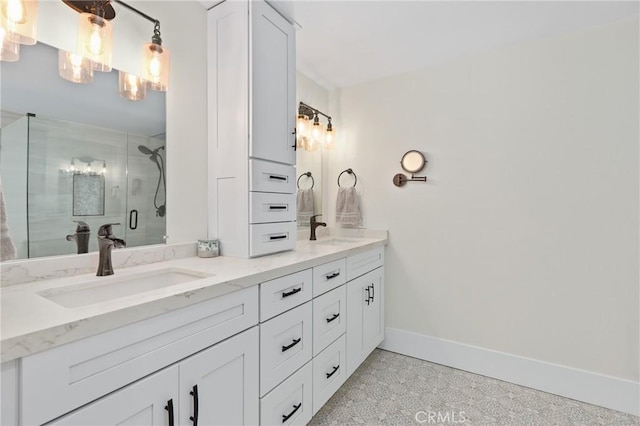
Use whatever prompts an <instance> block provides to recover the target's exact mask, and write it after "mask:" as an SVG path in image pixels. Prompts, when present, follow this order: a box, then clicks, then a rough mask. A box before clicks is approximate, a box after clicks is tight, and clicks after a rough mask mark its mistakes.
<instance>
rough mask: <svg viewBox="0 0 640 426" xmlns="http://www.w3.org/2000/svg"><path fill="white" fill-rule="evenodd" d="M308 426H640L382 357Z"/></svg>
mask: <svg viewBox="0 0 640 426" xmlns="http://www.w3.org/2000/svg"><path fill="white" fill-rule="evenodd" d="M416 416H417V417H416ZM310 424H311V425H316V426H325V425H419V424H425V425H428V424H464V425H465V426H468V425H473V426H476V425H499V426H521V425H522V426H525V425H531V426H551V425H557V426H589V425H596V426H640V418H638V417H635V416H632V415H629V414H625V413H621V412H618V411H613V410H608V409H606V408H602V407H598V406H595V405H591V404H586V403H583V402H579V401H575V400H572V399H567V398H563V397H560V396H557V395H552V394H549V393H545V392H541V391H538V390H535V389H531V388H526V387H522V386H518V385H515V384H513V383H507V382H503V381H500V380H496V379H492V378H489V377H484V376H480V375H477V374H473V373H468V372H466V371H461V370H456V369H454V368H450V367H445V366H443V365H438V364H433V363H430V362H427V361H422V360H419V359H416V358H411V357H407V356H404V355H399V354H396V353H393V352H387V351H383V350H380V349H376V350H375V351H374V352H373V353H372V354H371V355H370V356H369V357H368V358H367V359H366V360H365V361H364V363H363V364H362V365H361V366H360V368H358V370H356V371H355V373H353V375H352V376H351V377H350V378H349V379H348V380H347V382H346V383H345V384H344V385H343V386H342V387H341V388H340V389H339V390H338V392H336V394H335V395H334V396H333V397H332V398H331V399H330V400H329V401H328V402H327V403H326V404H325V405H324V407H322V409H321V410H320V411H318V413H317V414H316V415H315V416H314V417H313V419H312V420H311V423H310Z"/></svg>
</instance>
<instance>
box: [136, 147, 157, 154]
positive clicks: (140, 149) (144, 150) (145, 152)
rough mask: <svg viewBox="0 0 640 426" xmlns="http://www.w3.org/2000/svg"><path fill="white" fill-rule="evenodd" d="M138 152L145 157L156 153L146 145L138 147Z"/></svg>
mask: <svg viewBox="0 0 640 426" xmlns="http://www.w3.org/2000/svg"><path fill="white" fill-rule="evenodd" d="M138 151H140V152H141V153H143V154H145V155H153V154H154V152H153V151H151V150H150V149H149V148H147V147H146V146H144V145H138Z"/></svg>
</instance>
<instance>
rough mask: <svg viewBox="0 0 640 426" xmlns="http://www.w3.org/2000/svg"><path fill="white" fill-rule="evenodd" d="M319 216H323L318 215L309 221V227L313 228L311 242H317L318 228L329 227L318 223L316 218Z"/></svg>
mask: <svg viewBox="0 0 640 426" xmlns="http://www.w3.org/2000/svg"><path fill="white" fill-rule="evenodd" d="M318 216H322V215H321V214H316V215H314V216H311V219H310V220H309V226H310V227H311V236H310V237H309V240H310V241H315V240H316V228H317V227H318V226H327V224H326V223H324V222H318V221H316V217H318Z"/></svg>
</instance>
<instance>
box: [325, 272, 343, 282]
mask: <svg viewBox="0 0 640 426" xmlns="http://www.w3.org/2000/svg"><path fill="white" fill-rule="evenodd" d="M338 276H340V272H334V273H333V274H331V275H325V276H324V277H325V279H327V281H328V280H332V279H334V278H335V277H338Z"/></svg>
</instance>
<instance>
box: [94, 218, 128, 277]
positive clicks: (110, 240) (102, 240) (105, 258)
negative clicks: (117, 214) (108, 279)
mask: <svg viewBox="0 0 640 426" xmlns="http://www.w3.org/2000/svg"><path fill="white" fill-rule="evenodd" d="M113 225H120V224H119V223H107V224H105V225H102V226H101V227H100V229H99V230H98V250H99V258H98V272H97V273H96V275H97V276H99V277H104V276H106V275H113V265H112V264H111V250H112V249H113V248H114V247H115V248H121V247H125V246H126V245H127V244H126V243H125V241H124V240H123V239H120V238H116V236H115V235H113V230H112V228H111V226H113Z"/></svg>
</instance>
